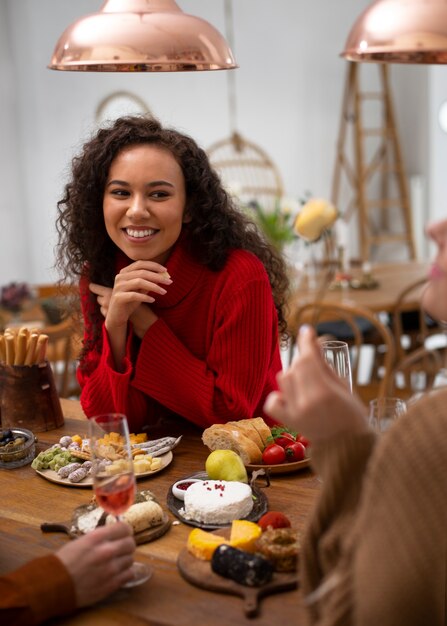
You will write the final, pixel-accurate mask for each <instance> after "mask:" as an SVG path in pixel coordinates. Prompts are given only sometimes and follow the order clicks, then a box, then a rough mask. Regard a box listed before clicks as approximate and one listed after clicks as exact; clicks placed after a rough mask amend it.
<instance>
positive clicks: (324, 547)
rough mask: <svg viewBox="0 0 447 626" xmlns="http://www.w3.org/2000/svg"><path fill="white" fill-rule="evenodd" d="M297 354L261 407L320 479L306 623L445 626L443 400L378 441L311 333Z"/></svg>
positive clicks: (305, 554)
mask: <svg viewBox="0 0 447 626" xmlns="http://www.w3.org/2000/svg"><path fill="white" fill-rule="evenodd" d="M300 348H301V352H302V354H301V356H300V359H299V360H298V361H297V362H295V363H294V365H293V366H292V368H291V369H290V372H288V373H286V374H284V375H283V376H282V378H281V379H280V380H279V386H280V393H279V394H275V395H274V396H273V397H272V398H271V399H270V400H269V402H268V404H267V407H266V409H267V410H269V409H271V410H272V415H273V416H274V417H275V418H276V419H280V420H282V421H284V422H286V423H288V424H289V425H291V426H293V427H294V428H296V429H298V430H300V432H302V433H303V434H305V435H306V436H308V437H310V439H311V440H312V448H311V449H312V459H313V465H314V468H315V469H316V471H317V472H318V474H319V475H320V476H321V478H322V481H323V483H322V492H321V496H320V499H319V501H318V503H317V506H316V509H315V512H314V514H313V516H312V518H311V520H310V524H309V527H308V532H307V536H306V538H305V540H304V544H303V548H302V554H301V560H300V563H301V565H300V567H301V580H302V586H303V594H304V596H305V598H306V601H307V603H308V606H309V619H310V623H311V624H318V625H319V626H330V625H331V626H332V625H335V624H339V625H343V626H345V625H348V624H352V625H358V626H373V625H374V626H377V625H379V624H380V626H402V625H403V624H405V626H417V625H419V624H420V625H421V626H422V624H431V625H432V624H433V625H436V626H437V625H438V624H439V626H441V624H445V618H446V614H445V593H446V538H447V531H446V528H447V512H446V511H447V481H446V479H445V476H446V475H447V471H446V470H447V437H446V436H445V433H446V431H447V416H446V413H445V410H444V407H445V406H446V394H442V396H443V397H442V396H441V394H440V395H439V396H438V397H437V398H433V399H430V400H427V401H424V402H421V403H420V404H419V405H416V406H415V407H414V408H413V409H412V410H411V411H410V413H409V415H408V416H405V417H403V418H401V420H400V421H398V422H397V423H396V425H395V427H394V428H393V429H392V430H391V431H389V432H388V433H387V434H386V435H384V436H382V437H381V438H380V439H379V440H378V441H377V444H375V441H376V440H375V436H374V435H373V434H372V433H371V432H369V430H368V429H367V427H366V424H365V421H364V417H363V416H364V414H365V410H364V408H363V409H362V408H360V407H359V406H357V408H356V402H357V401H356V400H355V398H353V397H352V396H351V395H349V394H346V393H343V392H342V391H341V389H340V388H339V385H337V383H336V381H334V379H333V376H332V373H330V372H328V371H327V368H326V367H325V366H324V364H323V363H322V362H321V356H320V354H319V349H318V345H317V343H316V341H315V336H314V334H313V332H312V331H306V332H305V333H303V337H301V338H300ZM343 398H344V399H343ZM362 424H363V425H362Z"/></svg>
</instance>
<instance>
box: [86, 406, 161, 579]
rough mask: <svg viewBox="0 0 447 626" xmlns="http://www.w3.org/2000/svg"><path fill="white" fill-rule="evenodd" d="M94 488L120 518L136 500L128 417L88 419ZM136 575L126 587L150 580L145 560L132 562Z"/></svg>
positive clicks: (102, 502) (105, 506) (98, 498)
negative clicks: (143, 561)
mask: <svg viewBox="0 0 447 626" xmlns="http://www.w3.org/2000/svg"><path fill="white" fill-rule="evenodd" d="M89 439H90V449H91V456H92V462H93V466H92V475H93V490H94V492H95V497H96V501H97V503H98V505H99V506H100V507H101V508H103V509H104V511H106V512H107V513H111V514H112V515H115V516H116V518H117V520H120V519H121V516H122V514H123V513H124V512H125V511H127V509H128V508H129V507H130V506H131V505H132V504H133V503H134V500H135V492H136V481H135V474H134V470H133V460H132V452H131V448H130V438H129V427H128V424H127V419H126V416H125V415H123V414H121V413H106V414H104V415H97V416H96V417H92V418H91V419H90V420H89ZM132 570H133V578H132V580H130V581H129V582H128V583H126V584H125V585H124V587H134V586H135V585H140V584H141V583H144V582H145V581H146V580H148V579H149V577H150V575H151V571H150V569H149V568H148V567H146V565H144V564H143V563H136V562H135V563H134V564H133V565H132Z"/></svg>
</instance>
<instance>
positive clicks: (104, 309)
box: [89, 261, 172, 371]
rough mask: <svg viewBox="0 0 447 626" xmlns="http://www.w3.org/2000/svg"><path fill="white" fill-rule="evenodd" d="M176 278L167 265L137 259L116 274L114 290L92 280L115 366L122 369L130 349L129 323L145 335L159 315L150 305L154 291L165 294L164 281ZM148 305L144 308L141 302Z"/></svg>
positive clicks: (92, 290)
mask: <svg viewBox="0 0 447 626" xmlns="http://www.w3.org/2000/svg"><path fill="white" fill-rule="evenodd" d="M171 283H172V280H171V279H170V277H169V274H168V273H167V270H166V268H165V267H163V265H160V264H159V263H155V262H153V261H135V262H134V263H131V264H130V265H128V266H127V267H125V268H124V269H122V270H121V271H120V273H119V274H117V275H116V276H115V283H114V286H113V289H110V288H109V287H104V286H102V285H98V284H96V283H90V285H89V289H90V291H91V292H92V293H94V294H96V296H97V300H98V304H99V307H100V310H101V313H102V315H104V318H105V327H106V329H107V332H108V335H109V339H110V344H111V348H112V353H113V357H114V361H115V366H116V368H117V369H118V371H121V367H122V360H123V358H124V355H125V351H126V338H127V323H128V321H129V320H130V321H132V322H133V324H134V330H135V333H136V335H137V336H138V337H140V338H142V337H143V336H144V334H145V332H146V331H147V329H148V328H149V327H150V326H151V325H152V324H153V323H154V322H155V321H156V320H157V316H156V315H155V314H154V313H153V311H152V310H151V309H150V307H148V306H147V305H150V304H151V303H152V302H155V298H154V296H152V295H149V292H150V293H153V294H160V295H164V294H165V293H166V289H165V288H164V287H162V284H165V285H170V284H171ZM143 304H144V305H145V306H144V307H142V306H141V305H143Z"/></svg>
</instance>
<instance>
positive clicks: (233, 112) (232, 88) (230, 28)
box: [224, 0, 237, 135]
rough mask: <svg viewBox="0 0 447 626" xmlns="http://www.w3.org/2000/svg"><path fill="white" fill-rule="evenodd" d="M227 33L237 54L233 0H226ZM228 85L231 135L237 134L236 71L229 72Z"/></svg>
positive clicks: (231, 46) (229, 41)
mask: <svg viewBox="0 0 447 626" xmlns="http://www.w3.org/2000/svg"><path fill="white" fill-rule="evenodd" d="M224 6H225V35H226V39H227V41H228V43H229V46H230V48H231V50H232V51H233V54H236V52H235V50H234V22H233V0H225V5H224ZM227 87H228V116H229V121H230V131H231V135H234V134H236V128H237V123H236V118H237V104H236V72H235V71H234V70H233V71H228V72H227Z"/></svg>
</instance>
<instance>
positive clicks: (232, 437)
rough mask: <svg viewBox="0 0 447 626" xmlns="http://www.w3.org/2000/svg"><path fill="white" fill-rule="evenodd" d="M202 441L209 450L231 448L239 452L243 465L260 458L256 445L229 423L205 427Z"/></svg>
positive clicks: (258, 461)
mask: <svg viewBox="0 0 447 626" xmlns="http://www.w3.org/2000/svg"><path fill="white" fill-rule="evenodd" d="M202 441H203V443H204V444H205V445H206V446H207V447H208V448H209V449H210V450H233V451H234V452H236V453H237V454H239V456H240V457H241V459H242V461H243V463H244V465H248V464H250V463H260V462H261V460H262V453H261V451H260V449H259V448H258V446H257V445H256V444H255V443H253V441H252V440H251V439H249V438H248V437H246V436H245V435H244V434H243V433H242V432H241V431H239V430H237V429H236V428H233V427H232V426H231V425H230V424H215V425H214V426H212V427H210V428H207V429H206V430H204V431H203V435H202Z"/></svg>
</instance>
